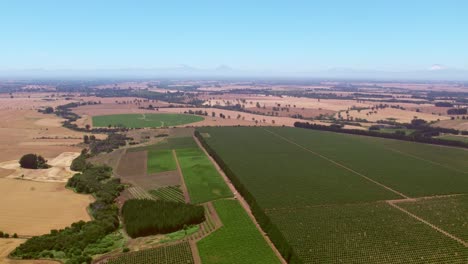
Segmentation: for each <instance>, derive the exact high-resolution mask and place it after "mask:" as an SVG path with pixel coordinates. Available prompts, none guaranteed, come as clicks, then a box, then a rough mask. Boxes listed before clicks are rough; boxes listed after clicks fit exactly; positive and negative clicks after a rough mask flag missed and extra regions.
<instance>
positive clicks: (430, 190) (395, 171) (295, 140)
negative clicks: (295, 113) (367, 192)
mask: <svg viewBox="0 0 468 264" xmlns="http://www.w3.org/2000/svg"><path fill="white" fill-rule="evenodd" d="M267 131H270V132H271V133H273V134H272V135H274V136H275V137H277V138H279V139H281V140H283V141H286V143H289V144H292V145H294V146H295V147H296V148H305V149H307V150H309V152H310V151H313V152H314V153H317V154H318V155H322V156H324V157H326V158H329V159H331V160H333V161H335V162H337V163H339V164H341V165H344V166H346V167H347V168H349V169H352V170H354V171H356V172H358V173H360V174H363V175H365V176H367V177H369V178H371V179H373V180H375V181H377V182H380V183H382V184H384V185H386V186H388V187H390V188H392V189H394V190H397V191H398V192H401V193H403V194H405V195H407V196H410V197H421V196H431V195H443V194H458V193H464V192H466V191H467V188H466V186H468V171H465V170H464V169H463V167H461V166H462V165H460V166H454V165H448V164H445V162H444V161H443V160H439V158H438V157H435V156H433V157H432V158H431V159H426V158H423V157H420V156H419V154H408V153H406V152H404V151H400V150H395V148H394V147H393V144H394V143H396V144H397V145H400V144H399V141H396V140H387V139H381V138H370V137H362V136H354V135H344V134H339V133H327V132H323V131H309V130H305V129H294V128H285V129H278V128H268V130H267ZM405 143H406V142H405ZM410 144H411V146H407V148H408V147H409V148H411V149H413V151H415V152H418V153H421V152H422V150H418V148H420V147H421V146H424V145H423V144H419V143H410ZM337 150H339V151H337ZM439 150H440V151H439V153H441V154H442V156H443V155H445V154H446V155H450V156H452V157H453V159H454V160H455V161H458V162H459V163H462V162H463V161H464V163H465V164H466V163H467V162H466V160H468V152H467V151H460V149H454V148H444V147H439ZM310 155H315V156H317V155H316V154H312V153H311V154H310ZM465 166H466V165H465Z"/></svg>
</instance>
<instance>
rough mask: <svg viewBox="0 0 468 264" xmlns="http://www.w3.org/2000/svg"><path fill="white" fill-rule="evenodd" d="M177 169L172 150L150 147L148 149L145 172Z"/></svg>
mask: <svg viewBox="0 0 468 264" xmlns="http://www.w3.org/2000/svg"><path fill="white" fill-rule="evenodd" d="M176 169H177V165H176V162H175V160H174V155H172V151H170V150H167V149H161V150H157V149H150V150H148V162H147V172H148V173H149V174H151V173H158V172H164V171H173V170H176Z"/></svg>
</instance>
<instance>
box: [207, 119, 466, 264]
mask: <svg viewBox="0 0 468 264" xmlns="http://www.w3.org/2000/svg"><path fill="white" fill-rule="evenodd" d="M198 131H199V132H200V137H202V139H203V140H202V142H205V146H206V148H207V150H208V151H209V152H210V154H211V155H213V156H214V158H215V160H217V162H218V163H219V164H220V166H221V167H222V168H223V170H224V171H225V172H226V173H227V175H228V176H229V177H230V178H231V180H232V182H233V183H234V185H236V188H237V189H238V190H239V192H240V193H241V194H242V195H243V196H244V197H245V198H246V200H247V201H248V202H249V203H250V205H251V208H252V210H253V213H254V215H255V217H256V218H257V220H258V222H259V223H260V225H261V226H262V227H263V228H264V230H265V231H266V232H267V233H268V234H269V236H270V238H271V240H272V241H273V242H274V243H275V245H276V247H277V248H278V250H279V251H280V252H281V253H282V254H283V256H284V257H285V259H286V260H287V261H289V262H290V263H466V261H467V260H468V250H467V248H466V246H465V245H464V243H460V241H457V240H456V239H453V238H451V237H450V234H449V235H447V234H444V233H443V232H439V231H438V230H436V228H433V227H432V226H431V225H430V224H433V225H436V226H437V228H439V229H443V230H444V229H446V230H444V231H445V232H453V233H456V232H460V230H459V229H460V222H463V220H450V221H446V222H444V219H445V218H444V217H442V218H443V219H442V221H440V220H439V219H438V218H437V217H436V216H434V219H431V217H432V216H431V215H430V214H429V213H426V212H423V211H422V210H415V212H414V214H416V215H417V217H418V216H419V218H420V219H421V218H422V219H423V220H425V221H426V222H430V223H429V224H428V223H425V222H424V221H421V220H420V219H418V218H417V217H412V216H410V215H409V214H406V213H405V212H403V211H401V210H398V208H395V207H392V206H391V205H390V204H389V203H386V202H384V200H401V201H411V200H413V199H408V198H411V197H420V196H430V195H443V194H459V193H467V189H466V186H468V174H467V173H466V172H467V171H466V166H467V164H466V160H468V152H466V151H464V150H460V149H455V148H447V147H439V146H432V145H424V144H418V143H412V142H400V141H396V140H387V139H380V138H370V137H363V136H354V135H344V134H337V133H330V132H320V131H311V130H305V129H295V128H277V127H275V128H272V127H270V128H237V127H236V128H200V129H198ZM431 151H432V152H431ZM435 153H436V154H435ZM415 200H420V199H415ZM422 200H424V199H422ZM413 201H414V200H413ZM395 203H397V204H398V206H400V205H403V202H401V203H400V202H396V201H395ZM457 203H458V204H459V202H457ZM462 203H466V201H464V202H463V201H462ZM405 204H406V202H405ZM454 206H455V205H454ZM456 206H458V205H456ZM452 207H453V206H449V208H452ZM457 208H458V207H457ZM449 210H450V209H449ZM408 211H412V209H411V208H409V209H408ZM461 211H462V212H465V213H458V214H457V213H449V215H450V216H447V217H458V218H457V219H460V217H461V218H465V219H466V217H465V216H464V215H465V214H466V209H463V208H462V209H461ZM443 212H444V210H442V208H441V210H440V211H439V210H438V209H436V210H435V212H434V213H435V214H439V213H443ZM426 218H427V219H426ZM439 218H441V217H440V216H439ZM445 220H446V219H445ZM465 222H466V220H465ZM438 224H440V226H438ZM446 224H448V225H452V226H453V225H458V227H454V228H452V229H450V228H448V227H446ZM457 230H458V231H457ZM458 234H460V233H458ZM459 236H462V235H459ZM326 247H328V248H326Z"/></svg>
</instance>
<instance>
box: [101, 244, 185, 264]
mask: <svg viewBox="0 0 468 264" xmlns="http://www.w3.org/2000/svg"><path fill="white" fill-rule="evenodd" d="M105 263H106V264H127V263H132V264H154V263H158V264H193V263H194V261H193V257H192V251H191V250H190V245H189V244H188V242H183V243H179V244H176V245H171V246H164V247H158V248H153V249H146V250H140V251H136V252H129V253H125V254H122V255H120V256H118V257H115V258H112V259H109V260H107V261H106V262H105Z"/></svg>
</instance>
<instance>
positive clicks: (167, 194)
mask: <svg viewBox="0 0 468 264" xmlns="http://www.w3.org/2000/svg"><path fill="white" fill-rule="evenodd" d="M149 193H150V194H151V195H153V196H154V197H155V198H157V199H161V200H165V201H172V202H180V203H183V202H185V200H184V194H183V193H182V190H181V189H180V187H179V186H168V187H162V188H158V189H156V190H151V191H149Z"/></svg>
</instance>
